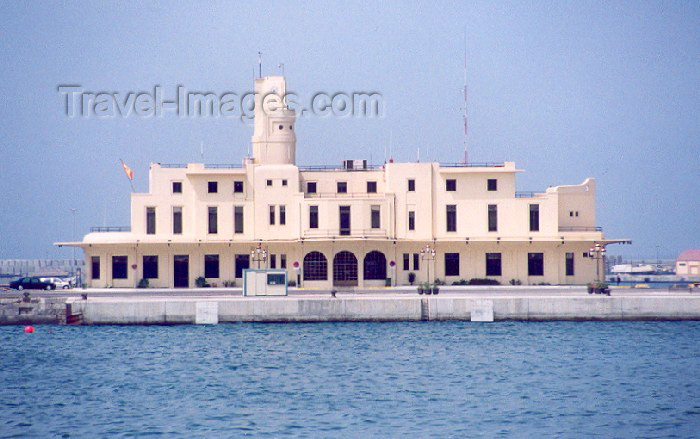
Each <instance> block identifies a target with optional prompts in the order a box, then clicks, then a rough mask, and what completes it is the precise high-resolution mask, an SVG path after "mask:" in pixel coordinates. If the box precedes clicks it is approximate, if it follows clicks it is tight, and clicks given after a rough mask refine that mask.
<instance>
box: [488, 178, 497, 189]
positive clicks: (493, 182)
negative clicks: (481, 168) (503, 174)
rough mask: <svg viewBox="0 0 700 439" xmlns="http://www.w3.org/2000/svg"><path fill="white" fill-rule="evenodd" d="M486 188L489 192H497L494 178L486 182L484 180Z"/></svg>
mask: <svg viewBox="0 0 700 439" xmlns="http://www.w3.org/2000/svg"><path fill="white" fill-rule="evenodd" d="M486 188H487V189H488V190H489V191H490V192H494V191H497V190H498V180H496V179H495V178H489V179H488V180H486Z"/></svg>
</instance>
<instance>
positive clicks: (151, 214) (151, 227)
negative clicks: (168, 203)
mask: <svg viewBox="0 0 700 439" xmlns="http://www.w3.org/2000/svg"><path fill="white" fill-rule="evenodd" d="M146 234H147V235H155V234H156V208H155V207H147V208H146Z"/></svg>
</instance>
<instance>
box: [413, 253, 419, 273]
mask: <svg viewBox="0 0 700 439" xmlns="http://www.w3.org/2000/svg"><path fill="white" fill-rule="evenodd" d="M413 269H414V270H416V271H418V270H420V254H418V253H413Z"/></svg>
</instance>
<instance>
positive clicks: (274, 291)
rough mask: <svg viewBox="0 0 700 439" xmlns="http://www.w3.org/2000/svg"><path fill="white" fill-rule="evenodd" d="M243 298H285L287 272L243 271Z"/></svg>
mask: <svg viewBox="0 0 700 439" xmlns="http://www.w3.org/2000/svg"><path fill="white" fill-rule="evenodd" d="M243 295H244V296H286V295H287V270H271V269H269V270H243Z"/></svg>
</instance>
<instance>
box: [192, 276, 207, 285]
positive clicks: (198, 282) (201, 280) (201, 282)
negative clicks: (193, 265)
mask: <svg viewBox="0 0 700 439" xmlns="http://www.w3.org/2000/svg"><path fill="white" fill-rule="evenodd" d="M194 284H195V285H197V288H204V287H206V286H208V285H207V280H206V279H204V278H203V277H202V276H199V277H198V278H197V279H195V280H194Z"/></svg>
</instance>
